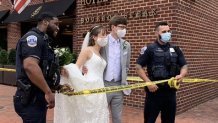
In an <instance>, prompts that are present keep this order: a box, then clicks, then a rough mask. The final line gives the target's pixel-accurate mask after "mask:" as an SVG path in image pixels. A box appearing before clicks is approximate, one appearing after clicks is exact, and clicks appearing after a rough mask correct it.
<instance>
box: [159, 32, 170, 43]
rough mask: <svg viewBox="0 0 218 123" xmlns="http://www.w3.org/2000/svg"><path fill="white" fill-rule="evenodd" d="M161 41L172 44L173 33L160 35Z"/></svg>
mask: <svg viewBox="0 0 218 123" xmlns="http://www.w3.org/2000/svg"><path fill="white" fill-rule="evenodd" d="M160 37H161V38H160V40H161V41H163V42H164V43H167V42H170V39H171V33H170V32H166V33H163V34H161V35H160Z"/></svg>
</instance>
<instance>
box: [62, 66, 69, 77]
mask: <svg viewBox="0 0 218 123" xmlns="http://www.w3.org/2000/svg"><path fill="white" fill-rule="evenodd" d="M61 75H62V76H63V77H66V78H68V77H69V73H68V71H67V70H66V69H65V68H61Z"/></svg>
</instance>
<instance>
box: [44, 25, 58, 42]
mask: <svg viewBox="0 0 218 123" xmlns="http://www.w3.org/2000/svg"><path fill="white" fill-rule="evenodd" d="M46 33H47V35H48V36H49V37H50V38H52V39H53V40H55V38H56V36H55V31H54V29H53V28H52V27H51V26H49V25H48V28H47V31H46Z"/></svg>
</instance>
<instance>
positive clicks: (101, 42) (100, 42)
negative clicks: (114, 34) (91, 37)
mask: <svg viewBox="0 0 218 123" xmlns="http://www.w3.org/2000/svg"><path fill="white" fill-rule="evenodd" d="M107 42H108V39H107V38H98V39H97V43H98V45H99V46H101V47H104V46H106V45H107Z"/></svg>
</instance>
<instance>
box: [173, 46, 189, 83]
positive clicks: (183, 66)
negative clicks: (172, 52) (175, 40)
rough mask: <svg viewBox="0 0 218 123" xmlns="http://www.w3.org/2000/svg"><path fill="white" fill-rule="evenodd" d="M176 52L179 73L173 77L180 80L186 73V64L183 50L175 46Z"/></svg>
mask: <svg viewBox="0 0 218 123" xmlns="http://www.w3.org/2000/svg"><path fill="white" fill-rule="evenodd" d="M177 54H178V64H179V65H180V67H181V70H180V74H179V75H177V76H176V77H175V78H176V79H177V81H178V82H180V81H181V80H182V79H183V78H184V77H185V76H186V75H187V74H188V65H187V62H186V60H185V57H184V55H183V52H182V51H181V49H180V48H177Z"/></svg>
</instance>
